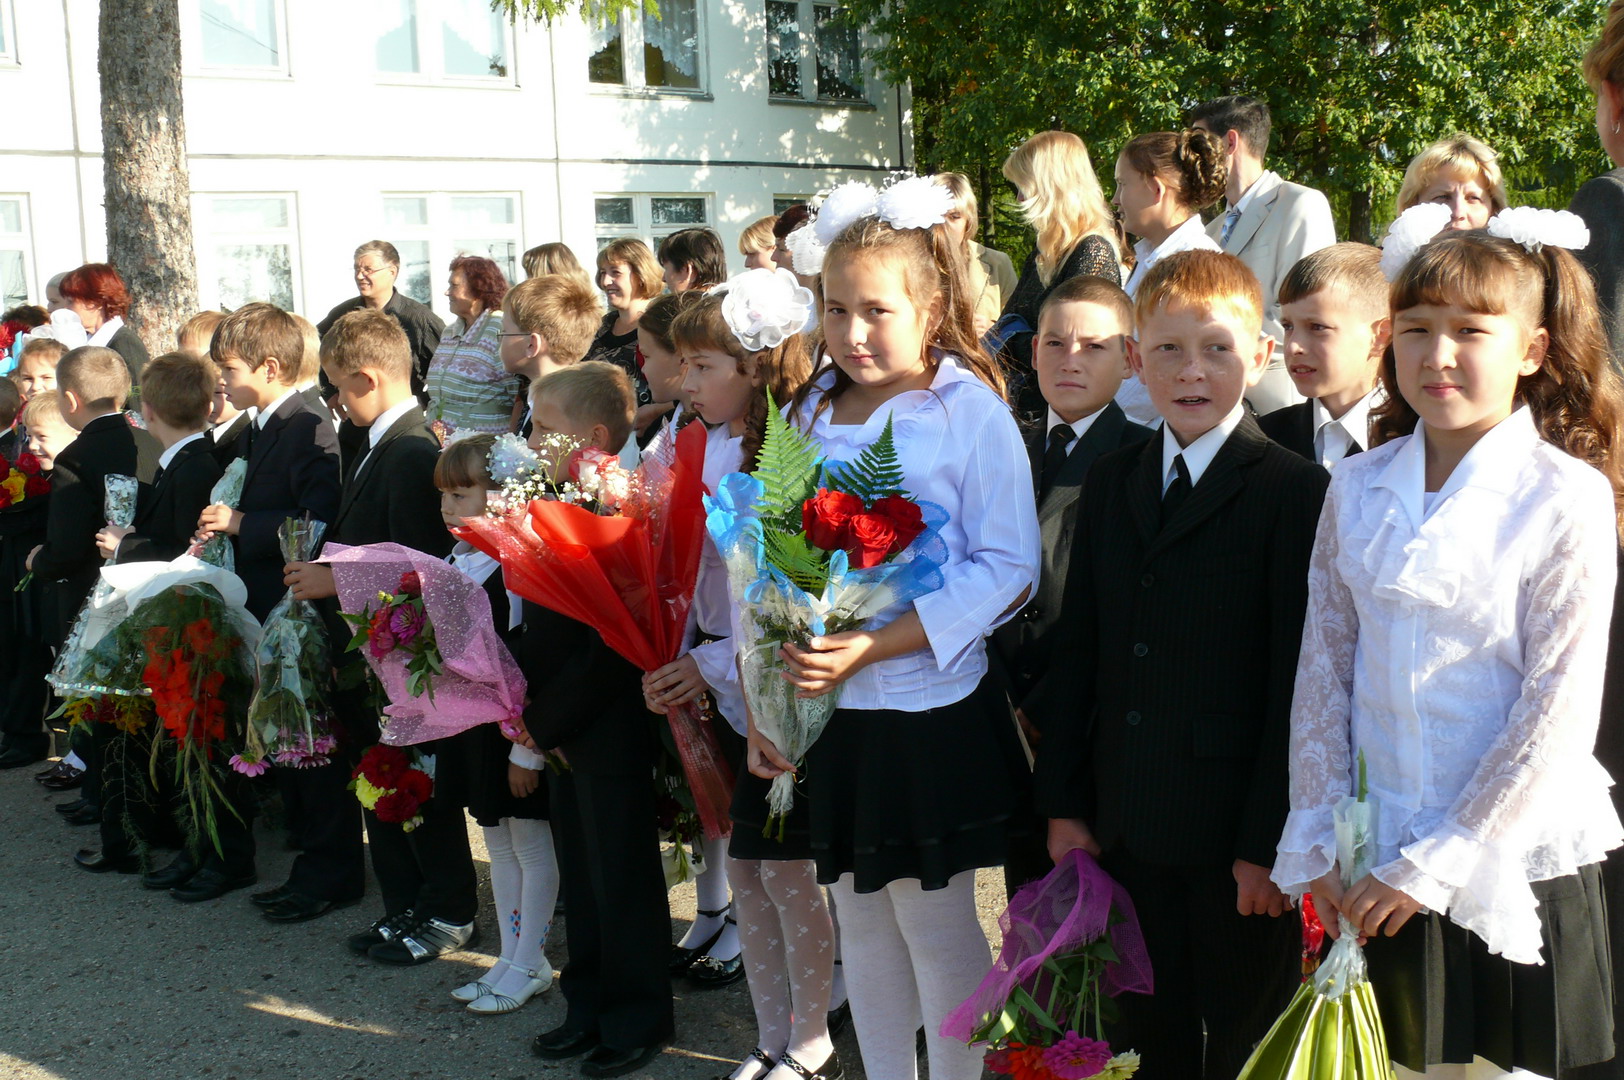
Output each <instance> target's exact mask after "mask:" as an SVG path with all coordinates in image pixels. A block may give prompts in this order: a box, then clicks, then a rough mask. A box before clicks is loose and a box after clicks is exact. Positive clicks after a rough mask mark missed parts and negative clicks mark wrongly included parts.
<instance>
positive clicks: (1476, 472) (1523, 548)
mask: <svg viewBox="0 0 1624 1080" xmlns="http://www.w3.org/2000/svg"><path fill="white" fill-rule="evenodd" d="M1425 458H1426V441H1425V429H1424V427H1423V428H1421V429H1418V430H1417V433H1416V434H1415V435H1412V436H1409V437H1406V438H1402V439H1396V440H1394V441H1392V442H1390V443H1387V444H1385V445H1383V446H1381V447H1378V448H1377V449H1375V450H1372V451H1370V452H1368V453H1365V454H1360V455H1357V456H1355V457H1351V458H1348V459H1346V460H1345V461H1343V462H1342V463H1341V464H1339V465H1338V466H1337V467H1336V470H1335V471H1334V472H1333V473H1332V474H1331V487H1330V491H1329V492H1328V494H1327V495H1326V499H1325V509H1324V511H1323V512H1322V513H1321V515H1320V523H1319V534H1318V537H1317V539H1316V541H1315V545H1314V554H1313V558H1312V560H1311V561H1310V564H1309V576H1308V614H1307V618H1306V622H1305V626H1304V629H1303V645H1302V654H1301V658H1300V659H1299V661H1298V665H1297V685H1296V692H1295V695H1294V698H1293V702H1292V713H1291V813H1290V816H1289V817H1288V818H1287V820H1286V828H1285V833H1284V835H1283V836H1282V837H1281V840H1280V850H1279V856H1278V858H1277V859H1276V861H1275V865H1274V875H1273V876H1274V880H1275V882H1276V883H1277V884H1279V885H1280V887H1281V888H1283V889H1285V890H1286V891H1288V892H1291V893H1302V892H1304V891H1305V890H1306V889H1307V888H1308V886H1309V883H1310V882H1312V881H1313V880H1314V879H1315V878H1317V877H1319V876H1320V875H1322V874H1324V873H1326V872H1327V871H1328V870H1330V868H1331V866H1332V863H1333V861H1334V859H1335V853H1336V841H1335V837H1334V835H1333V831H1332V825H1331V807H1332V806H1333V804H1335V802H1336V801H1337V800H1338V799H1339V798H1341V797H1342V796H1345V795H1348V794H1350V793H1351V792H1352V790H1353V782H1354V780H1353V774H1354V763H1355V761H1357V756H1358V754H1359V752H1360V751H1363V752H1364V755H1365V761H1366V766H1367V772H1368V777H1369V783H1370V790H1371V793H1372V794H1373V795H1374V796H1375V797H1376V798H1378V799H1379V800H1380V801H1381V807H1380V821H1379V825H1378V828H1377V840H1378V846H1379V852H1378V856H1377V860H1376V861H1377V866H1376V869H1375V870H1374V871H1373V872H1374V873H1375V875H1376V877H1377V878H1378V879H1379V880H1381V881H1383V882H1385V883H1386V884H1387V885H1390V886H1392V887H1393V888H1395V889H1400V890H1402V891H1403V892H1405V893H1407V894H1409V895H1410V896H1411V897H1413V898H1414V899H1415V900H1417V901H1418V902H1420V903H1421V904H1422V905H1424V906H1425V907H1427V908H1429V909H1431V910H1433V911H1438V912H1444V913H1447V914H1448V916H1449V917H1450V918H1451V919H1452V920H1454V921H1455V922H1456V923H1458V924H1459V925H1461V926H1464V927H1465V928H1466V929H1468V930H1471V931H1472V932H1473V933H1475V934H1477V935H1478V937H1480V938H1482V939H1483V941H1484V942H1485V943H1486V944H1487V945H1488V947H1489V951H1490V952H1492V953H1496V954H1499V955H1503V956H1505V957H1506V958H1507V959H1509V960H1512V961H1515V962H1517V963H1523V964H1536V963H1541V962H1543V961H1542V960H1541V959H1540V955H1539V950H1540V924H1539V919H1538V916H1537V913H1536V901H1535V899H1534V894H1533V891H1532V890H1531V889H1530V888H1529V883H1530V882H1533V881H1544V880H1547V879H1550V878H1556V877H1561V876H1564V875H1567V874H1572V873H1574V872H1575V871H1577V870H1578V869H1579V868H1580V867H1582V866H1586V865H1588V864H1590V863H1595V862H1599V861H1600V860H1601V859H1602V857H1603V856H1604V855H1605V854H1606V852H1607V851H1608V850H1609V849H1611V848H1614V847H1617V846H1618V845H1619V843H1620V842H1621V840H1624V829H1621V827H1620V824H1619V819H1618V815H1617V814H1616V813H1615V812H1614V810H1613V805H1612V802H1611V800H1610V799H1609V797H1608V793H1607V789H1608V787H1609V784H1610V780H1609V778H1608V776H1607V773H1606V772H1605V771H1604V770H1603V769H1602V767H1601V766H1600V765H1599V764H1598V763H1597V762H1596V760H1595V758H1594V756H1593V755H1592V749H1593V747H1594V745H1595V741H1596V728H1597V724H1598V722H1599V718H1600V712H1601V695H1602V681H1603V676H1604V673H1605V670H1606V661H1607V633H1608V623H1609V620H1610V617H1611V613H1612V606H1613V589H1614V585H1615V582H1616V578H1617V557H1618V531H1617V526H1616V524H1615V519H1614V514H1613V497H1612V491H1611V489H1610V487H1609V485H1608V483H1607V481H1606V479H1605V478H1604V477H1603V476H1602V474H1601V473H1600V472H1599V471H1598V470H1596V469H1594V468H1592V467H1591V466H1589V465H1586V464H1585V463H1584V462H1581V461H1579V460H1578V459H1577V458H1574V457H1572V456H1570V455H1568V454H1567V453H1565V452H1563V451H1562V450H1560V449H1558V448H1556V447H1555V446H1552V445H1551V444H1550V443H1547V442H1545V441H1544V440H1543V439H1542V438H1540V436H1539V434H1538V432H1537V431H1536V430H1535V428H1534V424H1533V420H1532V418H1531V417H1530V415H1529V413H1528V410H1527V409H1526V408H1522V409H1518V410H1517V411H1516V412H1514V413H1512V415H1511V416H1510V417H1509V418H1508V419H1506V420H1504V421H1502V422H1501V423H1500V424H1499V425H1498V426H1497V427H1495V428H1494V429H1493V430H1492V431H1490V432H1489V433H1488V434H1486V435H1484V436H1483V438H1482V439H1481V440H1479V441H1478V443H1477V445H1476V446H1474V447H1473V448H1472V449H1471V451H1470V452H1469V453H1468V454H1467V455H1466V457H1465V458H1464V459H1463V460H1462V461H1461V463H1460V464H1459V465H1458V466H1456V468H1455V471H1454V473H1453V474H1452V475H1451V476H1450V477H1449V480H1448V481H1447V482H1446V483H1445V484H1444V485H1443V488H1442V489H1441V490H1440V491H1439V492H1438V493H1437V496H1436V498H1434V499H1433V500H1432V505H1431V509H1430V510H1427V509H1425V508H1424V506H1425V491H1424V476H1425Z"/></svg>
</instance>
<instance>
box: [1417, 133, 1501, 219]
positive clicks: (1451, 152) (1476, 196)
mask: <svg viewBox="0 0 1624 1080" xmlns="http://www.w3.org/2000/svg"><path fill="white" fill-rule="evenodd" d="M1429 202H1435V203H1438V204H1439V205H1441V206H1447V207H1449V215H1450V216H1449V227H1450V228H1451V229H1481V228H1482V227H1483V226H1485V225H1487V224H1488V223H1489V219H1490V218H1491V217H1493V216H1494V215H1496V214H1498V213H1499V212H1500V211H1502V210H1504V209H1505V208H1506V186H1505V182H1504V181H1503V180H1502V179H1501V177H1500V155H1499V154H1497V153H1495V152H1494V151H1493V150H1492V149H1491V148H1490V147H1489V144H1488V143H1486V142H1484V141H1483V140H1482V139H1474V138H1472V136H1470V135H1464V134H1459V133H1457V134H1454V135H1451V136H1449V137H1448V138H1447V139H1439V140H1438V141H1437V142H1435V143H1433V144H1432V145H1431V146H1429V147H1427V148H1426V149H1425V150H1423V151H1421V152H1420V153H1419V154H1417V155H1415V157H1414V158H1413V159H1412V160H1411V161H1410V165H1409V167H1408V168H1407V169H1405V170H1404V182H1403V183H1402V184H1400V185H1399V188H1398V200H1397V204H1396V209H1397V211H1398V212H1399V213H1400V214H1402V213H1404V211H1406V210H1408V209H1409V208H1410V207H1412V206H1415V205H1417V204H1419V203H1429Z"/></svg>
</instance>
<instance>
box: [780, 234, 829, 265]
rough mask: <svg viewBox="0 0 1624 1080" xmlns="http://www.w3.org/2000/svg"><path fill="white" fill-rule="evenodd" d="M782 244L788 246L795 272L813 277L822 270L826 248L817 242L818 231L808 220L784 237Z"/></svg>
mask: <svg viewBox="0 0 1624 1080" xmlns="http://www.w3.org/2000/svg"><path fill="white" fill-rule="evenodd" d="M784 246H785V247H787V248H789V256H790V261H791V262H792V263H794V264H795V272H796V273H797V274H801V275H802V276H804V277H814V276H816V275H818V274H821V273H822V272H823V256H824V254H825V253H826V252H827V251H828V249H827V248H825V247H824V246H823V245H822V244H821V243H819V242H818V231H817V230H816V229H814V228H813V227H812V223H811V222H810V221H808V222H807V223H806V224H804V225H802V226H801V227H800V228H798V229H796V230H795V231H794V232H792V233H790V234H789V235H788V236H786V237H784Z"/></svg>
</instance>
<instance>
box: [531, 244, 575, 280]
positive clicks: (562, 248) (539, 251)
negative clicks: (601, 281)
mask: <svg viewBox="0 0 1624 1080" xmlns="http://www.w3.org/2000/svg"><path fill="white" fill-rule="evenodd" d="M522 264H523V266H524V276H525V277H527V278H533V277H541V276H542V275H544V274H573V275H574V276H576V277H578V278H580V279H581V280H582V281H585V282H587V283H588V284H590V283H591V281H592V275H590V274H588V273H587V272H586V267H584V266H582V265H581V260H580V259H577V258H576V257H575V252H574V251H572V250H570V246H569V245H568V244H561V243H557V242H554V243H551V244H538V245H537V246H535V247H533V248H531V249H530V250H529V251H527V252H525V253H524V258H523V260H522Z"/></svg>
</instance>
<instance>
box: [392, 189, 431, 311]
mask: <svg viewBox="0 0 1624 1080" xmlns="http://www.w3.org/2000/svg"><path fill="white" fill-rule="evenodd" d="M386 201H387V202H422V201H423V200H422V199H390V200H386ZM395 250H396V251H398V252H400V274H399V276H398V277H397V278H396V282H397V284H399V286H400V291H401V292H403V293H405V294H406V295H407V296H409V297H411V298H412V299H413V300H416V301H418V302H419V303H424V304H426V303H428V302H429V300H430V298H431V297H432V296H433V294H434V280H433V274H432V273H430V268H429V244H428V241H427V240H408V241H405V242H404V243H397V244H396V245H395Z"/></svg>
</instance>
